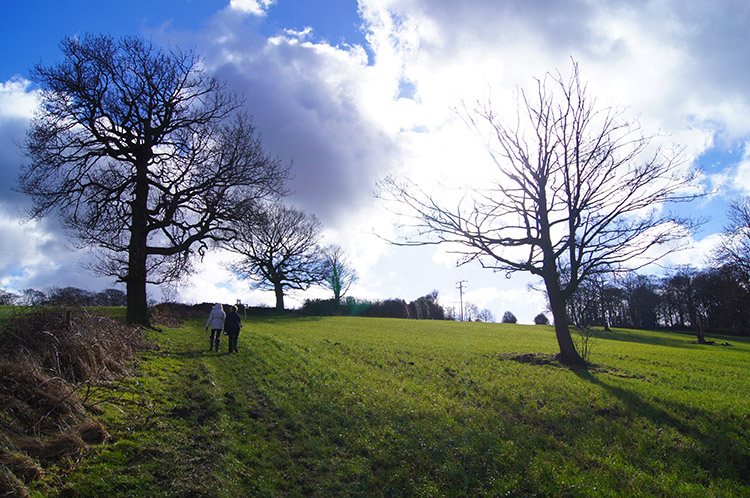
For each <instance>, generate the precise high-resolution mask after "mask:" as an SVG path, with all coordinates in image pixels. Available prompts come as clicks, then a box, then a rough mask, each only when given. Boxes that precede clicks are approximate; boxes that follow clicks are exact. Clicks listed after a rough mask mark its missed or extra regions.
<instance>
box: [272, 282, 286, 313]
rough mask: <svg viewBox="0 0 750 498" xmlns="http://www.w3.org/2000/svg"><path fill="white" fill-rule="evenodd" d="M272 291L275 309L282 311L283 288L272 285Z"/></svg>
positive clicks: (278, 285)
mask: <svg viewBox="0 0 750 498" xmlns="http://www.w3.org/2000/svg"><path fill="white" fill-rule="evenodd" d="M273 290H274V292H275V293H276V309H277V310H278V311H284V286H283V285H281V284H276V283H275V284H273Z"/></svg>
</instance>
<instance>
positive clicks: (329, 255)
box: [323, 244, 359, 304]
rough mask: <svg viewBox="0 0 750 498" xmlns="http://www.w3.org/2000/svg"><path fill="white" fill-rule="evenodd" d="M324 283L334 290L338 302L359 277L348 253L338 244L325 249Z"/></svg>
mask: <svg viewBox="0 0 750 498" xmlns="http://www.w3.org/2000/svg"><path fill="white" fill-rule="evenodd" d="M323 273H324V277H325V279H324V280H323V285H325V286H326V287H328V288H329V289H331V290H332V291H333V300H334V301H336V304H339V303H340V302H341V298H342V297H343V296H344V295H345V294H346V293H347V291H348V290H349V287H351V285H352V284H353V283H354V282H356V281H357V279H358V278H359V277H358V276H357V272H356V271H355V270H354V269H353V268H352V267H351V266H350V265H349V262H348V261H347V257H346V253H345V252H344V250H343V249H342V248H341V246H340V245H338V244H333V245H330V246H327V247H325V248H324V249H323Z"/></svg>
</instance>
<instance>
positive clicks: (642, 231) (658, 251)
mask: <svg viewBox="0 0 750 498" xmlns="http://www.w3.org/2000/svg"><path fill="white" fill-rule="evenodd" d="M464 117H465V119H466V121H467V123H468V124H469V126H470V127H472V128H473V129H475V130H476V131H477V132H478V133H479V134H480V135H481V136H489V137H490V138H489V139H487V140H486V143H485V145H486V147H487V150H488V151H489V153H490V155H491V158H492V159H493V160H494V163H495V165H496V166H497V170H496V171H495V180H494V181H493V182H492V183H491V185H490V186H489V187H485V188H481V187H478V186H477V187H473V188H467V190H466V192H465V195H464V196H463V198H462V200H461V201H460V202H459V203H458V205H456V206H455V207H450V206H448V205H447V203H446V202H445V201H444V200H441V199H440V198H439V197H437V196H435V195H432V194H428V193H426V192H424V191H423V190H422V189H420V188H419V187H418V186H417V185H415V184H414V183H413V182H409V181H407V180H397V179H394V178H390V179H388V180H386V181H385V182H384V183H383V185H382V186H381V187H382V189H381V192H380V196H381V198H384V199H386V200H387V201H391V202H392V205H393V206H395V207H394V210H395V211H396V212H397V213H398V214H400V215H402V216H404V217H407V218H408V219H411V220H412V221H411V222H410V223H409V225H410V226H411V227H412V229H413V231H412V232H411V233H408V234H405V236H404V238H403V239H402V240H399V241H396V243H399V244H402V245H424V244H440V243H450V244H452V245H453V246H454V247H456V248H457V249H456V252H458V253H459V254H460V260H459V264H464V263H468V262H471V261H478V262H479V263H481V265H482V266H483V267H485V268H489V269H492V270H495V271H502V272H505V273H513V272H529V273H531V274H533V275H536V276H538V277H540V278H541V279H542V281H543V282H544V285H545V288H546V291H547V295H548V298H549V302H550V309H551V312H552V315H553V317H554V325H555V331H556V335H557V341H558V345H559V347H560V358H561V360H562V361H563V362H566V363H569V364H581V363H583V360H582V358H581V356H580V355H579V354H578V352H577V351H576V348H575V345H574V343H573V340H572V338H571V335H570V330H569V328H568V317H567V312H566V302H567V300H568V299H569V298H570V297H571V296H572V294H573V293H574V292H575V290H576V289H577V288H578V286H579V285H580V284H581V282H582V281H584V280H586V279H588V278H591V277H593V276H595V275H598V274H602V273H604V274H608V273H611V272H617V271H622V270H625V269H626V268H628V269H633V268H634V267H638V266H643V265H645V264H647V263H650V262H653V261H654V260H656V259H658V258H660V257H662V256H663V255H665V254H666V253H667V252H669V251H670V250H673V249H674V245H665V244H667V243H670V242H674V241H677V240H679V239H681V238H682V237H684V236H685V235H686V234H688V233H689V230H690V229H691V228H693V227H694V224H693V223H691V221H690V220H687V219H683V218H679V217H676V216H673V215H671V214H669V213H665V212H663V211H662V210H661V208H662V206H663V205H664V204H665V203H668V202H677V201H688V200H691V199H693V198H695V197H696V194H694V193H690V192H695V190H689V188H690V187H693V185H694V177H693V175H689V174H686V173H685V171H684V168H683V167H682V164H681V162H680V160H679V153H677V152H674V153H671V154H670V153H665V151H663V150H661V149H660V148H656V149H652V148H651V142H652V138H653V137H650V136H646V135H644V134H643V133H642V132H641V130H640V128H639V127H638V126H637V123H636V122H633V121H629V120H627V119H625V117H624V115H623V112H622V111H617V110H614V109H612V108H604V109H602V110H597V108H596V106H595V102H594V101H592V100H590V99H589V98H588V95H587V92H586V88H585V86H584V85H582V84H581V82H580V79H579V73H578V67H577V64H575V63H574V64H573V71H572V75H571V76H570V78H568V79H566V78H564V77H563V76H562V75H560V74H559V73H557V74H556V75H551V74H547V76H546V77H545V78H544V79H542V80H538V82H537V88H536V92H534V93H532V94H527V93H526V92H523V91H522V92H520V98H519V103H518V114H517V121H516V122H515V123H514V124H507V123H506V122H505V121H504V120H503V119H502V118H501V117H500V116H499V115H498V114H496V112H495V111H494V110H493V108H492V106H491V104H490V103H489V102H488V103H486V104H484V105H480V106H478V107H477V109H475V110H473V111H469V110H466V111H465V116H464ZM485 133H486V135H485Z"/></svg>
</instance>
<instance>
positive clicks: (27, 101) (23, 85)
mask: <svg viewBox="0 0 750 498" xmlns="http://www.w3.org/2000/svg"><path fill="white" fill-rule="evenodd" d="M30 86H31V82H30V81H29V80H26V79H24V78H21V77H20V76H17V77H14V78H11V79H10V80H8V81H6V82H2V83H0V121H4V120H7V119H18V120H27V119H29V118H31V116H32V115H33V113H34V109H36V105H37V101H36V92H32V91H29V87H30Z"/></svg>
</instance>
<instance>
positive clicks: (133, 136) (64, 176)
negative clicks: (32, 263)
mask: <svg viewBox="0 0 750 498" xmlns="http://www.w3.org/2000/svg"><path fill="white" fill-rule="evenodd" d="M60 47H61V49H62V53H63V60H62V62H59V63H57V64H55V65H53V66H50V67H44V66H41V65H38V66H36V67H35V68H34V69H33V71H32V79H33V80H34V81H35V82H37V83H39V84H40V85H41V86H42V88H43V93H42V99H41V105H40V106H39V110H38V112H37V115H36V116H35V118H34V119H33V121H32V123H31V128H30V130H29V132H28V135H27V139H26V142H25V144H24V149H25V152H26V155H27V157H28V159H29V162H28V163H27V164H25V165H23V166H22V169H21V174H20V176H19V182H18V183H19V186H18V189H19V190H20V191H21V192H24V193H26V194H28V195H30V196H31V197H32V199H33V202H34V204H33V208H32V209H31V211H30V213H29V215H30V217H32V218H38V217H42V216H45V215H47V214H49V213H50V212H52V211H58V213H59V215H60V219H61V222H62V224H63V226H64V227H65V228H66V229H69V230H70V231H71V233H72V234H73V235H74V236H75V237H77V238H78V239H79V240H80V241H81V244H82V245H83V246H88V247H92V246H93V247H98V248H99V249H100V254H102V257H101V258H100V260H99V262H98V263H96V264H94V265H93V269H94V270H96V271H97V272H99V273H102V274H105V275H109V276H113V277H115V278H116V279H117V280H119V281H122V282H125V284H126V291H127V308H128V310H127V318H128V320H129V321H130V322H135V323H142V324H148V313H147V300H146V284H147V283H164V282H173V281H175V280H178V279H179V278H181V277H182V276H184V275H185V274H187V273H188V272H190V270H191V261H192V256H194V255H195V254H200V255H202V254H203V253H204V251H205V250H206V249H207V248H208V247H209V246H210V245H212V244H214V243H217V242H221V241H224V240H227V239H228V238H229V237H230V236H231V233H232V229H231V225H230V224H229V222H231V221H233V220H235V219H237V214H238V212H244V211H245V210H246V209H247V205H246V204H248V203H252V202H257V201H259V200H261V199H267V198H275V197H276V196H277V195H279V194H281V193H282V192H283V183H284V181H285V180H286V178H287V177H288V170H289V168H288V166H283V165H282V164H281V163H280V161H279V160H278V159H273V158H271V157H269V156H268V155H267V154H266V153H264V151H263V148H262V144H261V141H260V138H259V137H258V135H257V134H256V132H255V128H254V127H253V125H252V122H251V121H250V120H249V118H247V117H246V116H244V115H243V114H242V113H241V110H240V108H241V106H242V101H241V99H238V98H237V97H236V96H235V95H233V94H231V93H229V92H227V91H226V90H225V89H224V87H223V85H222V84H221V83H220V82H219V81H217V80H216V79H215V78H213V77H210V76H209V75H207V74H206V73H205V72H204V71H203V69H202V66H201V63H200V60H199V59H198V58H197V57H196V56H195V55H194V54H193V53H191V52H187V53H183V52H179V51H169V52H164V51H162V50H161V49H158V48H156V47H154V46H152V45H151V44H150V43H148V42H145V41H143V40H142V39H139V38H131V37H126V38H122V39H121V40H119V41H115V40H113V39H112V38H110V37H108V36H90V35H87V36H85V37H83V38H81V39H79V38H66V39H64V40H63V41H62V42H61V44H60Z"/></svg>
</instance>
